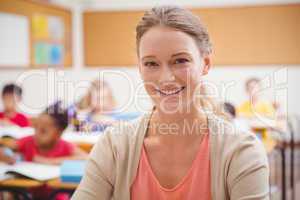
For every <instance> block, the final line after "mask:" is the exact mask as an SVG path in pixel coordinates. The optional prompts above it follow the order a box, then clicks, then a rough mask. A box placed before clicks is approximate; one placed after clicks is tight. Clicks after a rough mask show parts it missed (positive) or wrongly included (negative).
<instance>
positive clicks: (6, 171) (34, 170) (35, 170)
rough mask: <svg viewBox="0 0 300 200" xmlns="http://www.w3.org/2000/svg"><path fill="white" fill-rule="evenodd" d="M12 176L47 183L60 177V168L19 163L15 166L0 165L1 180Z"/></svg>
mask: <svg viewBox="0 0 300 200" xmlns="http://www.w3.org/2000/svg"><path fill="white" fill-rule="evenodd" d="M11 174H16V175H22V176H25V177H27V178H31V179H34V180H37V181H47V180H50V179H54V178H58V177H59V174H60V172H59V166H56V165H44V164H38V163H33V162H18V163H16V164H14V165H8V164H4V163H0V180H3V179H7V178H10V177H11V176H10V175H11Z"/></svg>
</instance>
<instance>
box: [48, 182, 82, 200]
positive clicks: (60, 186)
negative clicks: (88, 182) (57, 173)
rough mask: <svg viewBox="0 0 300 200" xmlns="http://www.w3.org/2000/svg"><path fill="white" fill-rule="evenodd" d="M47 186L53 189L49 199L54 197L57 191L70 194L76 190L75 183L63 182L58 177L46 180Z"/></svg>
mask: <svg viewBox="0 0 300 200" xmlns="http://www.w3.org/2000/svg"><path fill="white" fill-rule="evenodd" d="M47 186H48V187H50V188H51V189H52V190H53V191H52V192H51V194H50V197H49V199H50V200H51V199H54V198H55V196H56V195H57V194H59V193H68V194H69V195H70V196H72V194H73V193H74V191H75V190H76V188H77V186H78V184H77V183H63V182H61V181H60V179H59V178H58V179H54V180H50V181H48V182H47Z"/></svg>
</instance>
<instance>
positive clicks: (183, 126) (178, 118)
mask: <svg viewBox="0 0 300 200" xmlns="http://www.w3.org/2000/svg"><path fill="white" fill-rule="evenodd" d="M150 126H151V127H150V129H151V131H150V132H151V133H152V134H156V135H159V136H164V137H167V138H171V137H172V136H199V135H201V134H202V133H207V130H208V122H207V116H206V115H205V114H204V113H203V112H201V111H199V110H198V109H191V111H190V112H188V113H174V114H167V113H164V112H162V111H160V110H159V109H156V110H154V111H153V115H152V119H151V122H150Z"/></svg>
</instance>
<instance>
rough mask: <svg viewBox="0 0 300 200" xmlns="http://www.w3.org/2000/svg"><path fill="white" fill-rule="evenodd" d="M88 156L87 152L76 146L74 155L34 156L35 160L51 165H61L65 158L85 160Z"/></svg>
mask: <svg viewBox="0 0 300 200" xmlns="http://www.w3.org/2000/svg"><path fill="white" fill-rule="evenodd" d="M86 158H87V153H85V152H84V151H83V150H82V149H80V148H79V147H77V146H75V147H74V150H73V153H72V155H70V156H63V157H57V158H49V157H44V156H39V155H37V156H35V157H34V158H33V161H34V162H38V163H42V164H50V165H60V164H62V163H63V161H65V160H85V159H86Z"/></svg>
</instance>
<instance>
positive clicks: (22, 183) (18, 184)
mask: <svg viewBox="0 0 300 200" xmlns="http://www.w3.org/2000/svg"><path fill="white" fill-rule="evenodd" d="M43 185H44V183H43V182H40V181H36V180H32V179H27V178H12V179H6V180H2V181H0V187H14V188H25V189H28V188H35V187H41V186H43Z"/></svg>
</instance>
